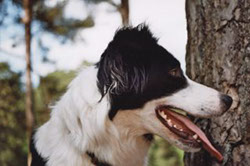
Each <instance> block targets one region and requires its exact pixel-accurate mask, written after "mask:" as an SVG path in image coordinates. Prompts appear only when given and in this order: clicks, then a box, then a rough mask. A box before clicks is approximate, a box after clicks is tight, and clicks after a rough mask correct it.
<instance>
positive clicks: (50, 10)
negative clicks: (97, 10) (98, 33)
mask: <svg viewBox="0 0 250 166" xmlns="http://www.w3.org/2000/svg"><path fill="white" fill-rule="evenodd" d="M68 2H69V1H68V0H65V1H62V2H60V3H57V5H56V6H54V7H49V6H46V5H45V2H44V1H37V3H35V4H33V19H34V20H35V21H38V23H39V24H40V25H41V28H42V30H43V31H46V32H50V33H52V34H54V35H56V36H60V37H66V38H68V39H74V37H75V35H76V33H77V31H78V30H81V29H84V28H90V27H93V26H94V21H93V18H92V17H91V16H88V17H86V18H85V19H83V20H79V19H73V18H65V15H64V13H63V12H64V9H65V7H66V5H67V3H68Z"/></svg>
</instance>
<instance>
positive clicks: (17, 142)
mask: <svg viewBox="0 0 250 166" xmlns="http://www.w3.org/2000/svg"><path fill="white" fill-rule="evenodd" d="M0 87H1V90H0V131H1V132H0V165H1V166H16V165H25V164H26V153H27V148H25V147H27V146H26V145H27V143H26V139H25V117H24V115H25V114H24V103H23V101H24V98H23V93H22V91H21V83H20V75H19V74H17V73H15V72H13V71H11V70H10V68H9V66H8V65H7V64H6V63H0Z"/></svg>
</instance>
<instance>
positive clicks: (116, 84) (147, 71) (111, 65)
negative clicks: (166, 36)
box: [97, 25, 187, 119]
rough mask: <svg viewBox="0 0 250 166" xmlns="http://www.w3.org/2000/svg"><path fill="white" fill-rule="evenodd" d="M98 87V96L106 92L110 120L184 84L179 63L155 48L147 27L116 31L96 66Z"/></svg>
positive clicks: (157, 47) (165, 51)
mask: <svg viewBox="0 0 250 166" xmlns="http://www.w3.org/2000/svg"><path fill="white" fill-rule="evenodd" d="M97 67H98V68H99V70H98V75H97V77H98V88H99V90H100V92H101V94H102V96H104V95H106V94H107V93H109V96H110V99H111V110H110V112H109V117H110V119H112V118H113V117H114V116H115V114H116V113H117V111H118V110H125V109H126V110H127V109H135V108H140V107H142V106H143V105H144V104H145V103H146V102H148V101H150V100H153V99H157V98H160V97H163V96H167V95H170V94H172V93H174V92H176V91H178V90H180V89H182V88H184V87H185V86H186V85H187V81H186V79H185V77H184V76H183V74H182V71H181V70H179V71H180V73H179V75H178V76H173V75H171V74H170V71H171V70H173V69H180V63H179V61H178V60H177V59H175V58H174V57H173V55H171V54H170V53H169V52H168V51H167V50H166V49H164V48H163V47H162V46H160V45H158V43H157V39H156V38H155V37H153V35H152V33H151V32H150V31H149V29H148V27H147V26H145V25H139V26H137V27H135V28H131V27H127V28H123V29H120V30H119V31H117V33H116V34H115V36H114V38H113V41H111V42H110V43H109V45H108V47H107V49H106V50H105V51H104V53H103V54H102V56H101V60H100V62H99V63H98V64H97Z"/></svg>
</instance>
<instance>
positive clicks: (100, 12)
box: [0, 0, 187, 84]
mask: <svg viewBox="0 0 250 166" xmlns="http://www.w3.org/2000/svg"><path fill="white" fill-rule="evenodd" d="M47 3H48V5H51V6H53V5H55V3H56V0H47ZM88 12H91V13H92V14H93V15H94V18H95V26H94V27H93V28H89V29H84V30H82V31H80V32H79V33H78V35H77V38H76V42H74V43H70V42H68V43H66V44H61V43H60V42H57V41H56V39H54V38H51V36H49V35H44V36H43V40H44V41H45V43H46V44H47V45H49V46H50V51H49V53H48V57H49V59H51V60H53V61H55V62H56V63H55V64H54V65H51V64H44V63H42V61H41V56H36V55H37V54H40V52H38V51H37V50H38V46H37V44H36V42H33V43H32V54H33V57H32V62H33V69H34V72H33V75H32V79H33V81H34V83H35V84H38V83H39V76H45V75H47V74H48V73H50V72H53V71H55V70H58V69H59V70H72V69H77V68H78V67H79V66H80V65H81V63H82V62H83V61H84V60H87V61H90V62H97V61H98V60H99V58H100V56H101V54H102V52H103V51H104V49H105V48H106V47H107V45H108V43H109V42H110V41H111V40H112V38H113V36H114V33H115V31H116V30H117V29H118V28H119V27H121V17H120V15H119V13H118V12H115V11H114V9H113V8H112V7H111V6H110V5H108V4H107V3H101V4H99V5H97V6H90V7H88V8H87V7H86V6H85V5H82V3H81V2H80V0H71V1H70V3H69V5H68V6H67V8H66V10H65V16H67V17H73V18H79V19H82V18H84V17H86V15H87V13H88ZM130 22H131V25H133V26H136V25H138V24H140V23H146V24H148V25H149V27H150V29H151V31H152V32H153V34H154V36H156V37H157V38H159V44H161V45H162V46H163V47H165V48H166V49H167V50H168V51H169V52H171V53H172V54H173V55H174V56H175V57H176V58H177V59H178V60H179V61H180V62H181V64H182V68H183V69H185V47H186V41H187V32H186V18H185V1H184V0H175V1H173V0H130ZM1 50H5V53H4V52H1ZM9 53H11V54H15V55H17V56H19V58H16V57H15V58H13V57H12V56H8V54H9ZM24 54H25V45H24V43H23V44H19V45H18V46H17V47H15V48H13V47H12V44H11V40H4V42H3V41H0V62H1V61H4V62H6V61H7V62H9V63H10V66H11V68H12V69H13V70H15V71H24V70H25V61H24V58H23V57H24Z"/></svg>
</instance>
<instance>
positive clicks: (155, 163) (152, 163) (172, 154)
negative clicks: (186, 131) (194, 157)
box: [149, 137, 184, 166]
mask: <svg viewBox="0 0 250 166" xmlns="http://www.w3.org/2000/svg"><path fill="white" fill-rule="evenodd" d="M183 155H184V153H183V151H182V150H180V149H178V148H176V147H174V146H172V145H171V144H169V143H168V142H166V141H165V140H163V139H162V138H159V137H155V142H154V144H153V145H152V146H151V149H150V151H149V166H183Z"/></svg>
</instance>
